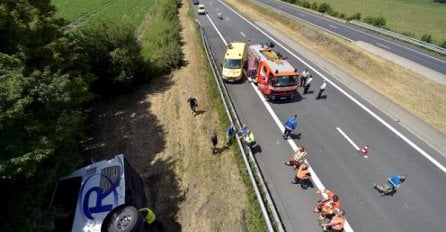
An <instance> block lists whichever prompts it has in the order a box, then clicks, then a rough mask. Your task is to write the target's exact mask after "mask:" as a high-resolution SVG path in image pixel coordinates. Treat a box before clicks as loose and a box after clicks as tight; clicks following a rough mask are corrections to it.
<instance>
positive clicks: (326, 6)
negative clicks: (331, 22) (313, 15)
mask: <svg viewBox="0 0 446 232" xmlns="http://www.w3.org/2000/svg"><path fill="white" fill-rule="evenodd" d="M317 11H319V12H321V13H331V12H332V11H333V9H332V8H331V6H330V4H328V3H325V2H324V3H322V4H320V5H319V8H318V10H317Z"/></svg>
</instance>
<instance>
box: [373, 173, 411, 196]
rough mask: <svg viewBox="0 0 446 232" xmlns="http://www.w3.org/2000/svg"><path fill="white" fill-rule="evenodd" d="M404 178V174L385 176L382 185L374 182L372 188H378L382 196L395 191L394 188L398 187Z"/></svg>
mask: <svg viewBox="0 0 446 232" xmlns="http://www.w3.org/2000/svg"><path fill="white" fill-rule="evenodd" d="M406 178H407V176H406V175H393V176H390V177H388V178H387V181H386V183H385V184H384V186H380V185H378V184H376V183H375V184H373V188H374V189H376V190H378V192H379V193H381V196H384V195H386V194H390V193H393V192H395V191H396V189H398V188H399V187H400V186H401V184H402V183H403V182H404V181H406Z"/></svg>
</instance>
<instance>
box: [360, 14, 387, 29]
mask: <svg viewBox="0 0 446 232" xmlns="http://www.w3.org/2000/svg"><path fill="white" fill-rule="evenodd" d="M364 22H366V23H368V24H370V25H373V26H376V27H384V26H385V25H386V19H385V18H384V17H382V16H378V17H372V16H370V17H366V18H364Z"/></svg>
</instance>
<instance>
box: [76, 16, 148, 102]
mask: <svg viewBox="0 0 446 232" xmlns="http://www.w3.org/2000/svg"><path fill="white" fill-rule="evenodd" d="M74 38H75V39H76V40H77V41H78V42H79V44H80V46H81V47H82V48H81V51H82V54H84V55H85V56H86V59H87V60H88V63H89V64H91V69H90V72H91V73H93V74H94V75H95V76H96V78H97V79H96V80H95V81H94V82H93V83H92V85H91V90H92V92H94V93H97V94H102V95H114V94H117V93H123V92H126V91H128V90H130V87H131V86H133V85H135V84H137V83H141V82H143V81H144V80H145V79H146V78H147V76H148V75H146V71H147V70H148V68H147V65H146V62H145V61H144V59H143V57H142V55H141V50H142V48H141V46H140V44H139V42H138V40H137V38H136V37H135V28H133V27H132V26H131V25H130V24H124V23H120V22H114V21H98V22H95V23H91V24H89V25H87V26H85V27H83V28H80V29H79V30H78V31H77V32H76V33H75V34H74Z"/></svg>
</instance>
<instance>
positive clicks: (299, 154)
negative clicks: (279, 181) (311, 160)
mask: <svg viewBox="0 0 446 232" xmlns="http://www.w3.org/2000/svg"><path fill="white" fill-rule="evenodd" d="M306 159H307V152H306V151H305V147H300V148H298V149H297V150H296V152H294V154H292V155H291V157H290V160H289V161H287V162H285V165H288V166H293V167H294V168H296V169H297V168H299V166H300V165H301V164H303V163H304V162H305V160H306Z"/></svg>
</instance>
